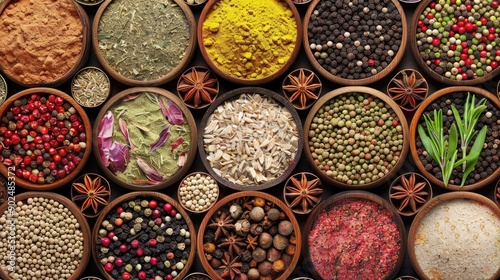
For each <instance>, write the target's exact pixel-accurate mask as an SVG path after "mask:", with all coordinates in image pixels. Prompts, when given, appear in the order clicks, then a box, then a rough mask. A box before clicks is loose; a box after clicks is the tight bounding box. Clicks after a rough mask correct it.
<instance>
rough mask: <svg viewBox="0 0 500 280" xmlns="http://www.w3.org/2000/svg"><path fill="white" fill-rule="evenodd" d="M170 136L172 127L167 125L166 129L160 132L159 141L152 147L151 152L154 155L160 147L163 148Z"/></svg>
mask: <svg viewBox="0 0 500 280" xmlns="http://www.w3.org/2000/svg"><path fill="white" fill-rule="evenodd" d="M169 135H170V125H168V124H167V126H165V128H163V129H162V131H161V132H160V135H159V137H158V140H156V141H155V142H154V143H153V144H151V146H150V147H149V152H150V153H152V152H154V151H155V150H156V149H158V148H159V147H161V146H162V145H163V144H165V142H166V141H167V138H168V136H169Z"/></svg>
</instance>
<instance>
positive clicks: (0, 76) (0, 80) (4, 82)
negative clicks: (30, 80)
mask: <svg viewBox="0 0 500 280" xmlns="http://www.w3.org/2000/svg"><path fill="white" fill-rule="evenodd" d="M1 83H3V84H4V87H5V96H4V97H3V100H2V97H0V105H2V104H3V103H4V102H5V100H6V99H7V95H8V93H9V87H8V85H7V81H6V80H5V78H4V77H3V76H2V75H0V84H1Z"/></svg>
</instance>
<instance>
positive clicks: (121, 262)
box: [115, 257, 123, 267]
mask: <svg viewBox="0 0 500 280" xmlns="http://www.w3.org/2000/svg"><path fill="white" fill-rule="evenodd" d="M115 265H116V266H118V267H120V266H122V265H123V259H122V258H120V257H118V258H116V259H115Z"/></svg>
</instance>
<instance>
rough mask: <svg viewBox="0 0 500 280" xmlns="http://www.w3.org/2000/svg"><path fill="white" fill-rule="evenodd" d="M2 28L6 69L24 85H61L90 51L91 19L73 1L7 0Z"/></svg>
mask: <svg viewBox="0 0 500 280" xmlns="http://www.w3.org/2000/svg"><path fill="white" fill-rule="evenodd" d="M55 11H57V13H58V15H59V16H57V17H54V16H53V15H54V12H55ZM0 26H1V28H0V37H1V38H2V40H1V42H0V49H2V55H1V56H0V70H1V71H2V72H3V73H4V75H5V76H6V77H7V78H8V79H9V80H11V81H13V82H15V83H17V84H19V85H21V86H23V87H35V86H46V87H56V86H58V85H61V84H63V83H64V82H66V81H68V80H69V79H71V77H72V76H73V74H74V73H75V72H76V71H77V70H78V69H79V68H81V67H82V66H83V65H84V64H85V63H86V60H87V59H88V56H89V54H90V48H91V46H90V36H91V34H90V20H89V18H88V15H87V14H86V12H85V10H84V9H83V8H82V7H81V6H80V5H78V4H76V3H75V2H74V1H71V0H61V1H50V0H40V1H35V2H32V1H29V0H21V1H10V0H6V1H3V3H1V4H0ZM13 57H15V58H16V59H12V58H13Z"/></svg>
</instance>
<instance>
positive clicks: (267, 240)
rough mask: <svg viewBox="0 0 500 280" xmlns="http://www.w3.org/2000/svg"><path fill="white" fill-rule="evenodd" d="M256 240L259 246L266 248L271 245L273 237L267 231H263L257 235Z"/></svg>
mask: <svg viewBox="0 0 500 280" xmlns="http://www.w3.org/2000/svg"><path fill="white" fill-rule="evenodd" d="M258 241H259V246H260V247H262V248H264V249H267V248H269V247H271V245H272V244H273V237H272V235H270V234H269V233H267V232H263V233H262V234H261V235H260V236H259V240H258Z"/></svg>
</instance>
